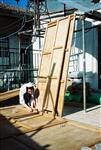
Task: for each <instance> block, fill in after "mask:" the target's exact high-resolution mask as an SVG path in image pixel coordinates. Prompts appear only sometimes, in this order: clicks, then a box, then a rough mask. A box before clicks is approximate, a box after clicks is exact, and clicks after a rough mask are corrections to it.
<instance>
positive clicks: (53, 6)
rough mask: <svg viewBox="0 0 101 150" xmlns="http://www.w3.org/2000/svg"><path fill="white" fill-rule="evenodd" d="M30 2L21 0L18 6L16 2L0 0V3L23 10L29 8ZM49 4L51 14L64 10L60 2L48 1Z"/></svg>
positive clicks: (55, 0) (56, 0)
mask: <svg viewBox="0 0 101 150" xmlns="http://www.w3.org/2000/svg"><path fill="white" fill-rule="evenodd" d="M28 1H29V0H19V3H18V4H17V2H16V0H0V2H3V3H6V4H9V5H12V6H18V7H22V8H27V2H28ZM47 4H48V10H49V12H52V11H59V10H63V8H64V7H63V4H62V3H60V2H59V1H58V0H47Z"/></svg>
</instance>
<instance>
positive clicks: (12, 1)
mask: <svg viewBox="0 0 101 150" xmlns="http://www.w3.org/2000/svg"><path fill="white" fill-rule="evenodd" d="M27 1H28V0H19V3H18V4H17V2H16V0H0V2H3V3H6V4H9V5H12V6H18V7H26V4H27Z"/></svg>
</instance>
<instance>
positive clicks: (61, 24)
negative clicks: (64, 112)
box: [44, 17, 69, 114]
mask: <svg viewBox="0 0 101 150" xmlns="http://www.w3.org/2000/svg"><path fill="white" fill-rule="evenodd" d="M68 27H69V17H66V18H63V19H61V20H59V21H58V22H57V33H56V40H55V43H54V47H53V54H52V62H51V67H50V73H49V74H50V80H48V82H47V94H46V97H45V101H46V102H45V104H44V109H45V110H49V111H52V112H53V114H55V108H56V101H57V94H58V88H59V80H60V75H61V69H62V63H63V57H64V52H65V46H66V40H67V36H68V30H69V28H68Z"/></svg>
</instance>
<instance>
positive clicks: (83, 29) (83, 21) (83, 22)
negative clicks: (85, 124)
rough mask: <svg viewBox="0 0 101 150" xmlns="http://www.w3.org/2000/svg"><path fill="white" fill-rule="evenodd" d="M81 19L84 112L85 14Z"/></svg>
mask: <svg viewBox="0 0 101 150" xmlns="http://www.w3.org/2000/svg"><path fill="white" fill-rule="evenodd" d="M81 21H82V49H83V109H84V112H86V59H85V57H86V54H85V16H84V15H83V16H82V18H81Z"/></svg>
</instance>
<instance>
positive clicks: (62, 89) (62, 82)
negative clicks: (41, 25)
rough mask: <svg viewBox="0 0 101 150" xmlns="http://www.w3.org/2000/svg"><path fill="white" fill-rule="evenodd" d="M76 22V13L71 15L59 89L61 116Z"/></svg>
mask: <svg viewBox="0 0 101 150" xmlns="http://www.w3.org/2000/svg"><path fill="white" fill-rule="evenodd" d="M74 22H75V15H71V16H70V24H69V27H70V28H69V33H68V39H67V46H66V51H65V55H64V62H63V66H62V71H61V79H60V87H59V88H60V89H59V95H58V106H57V112H58V115H59V116H62V114H63V106H64V96H65V91H66V85H67V84H66V81H67V72H68V66H69V57H70V52H71V44H72V37H73V30H74Z"/></svg>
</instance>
